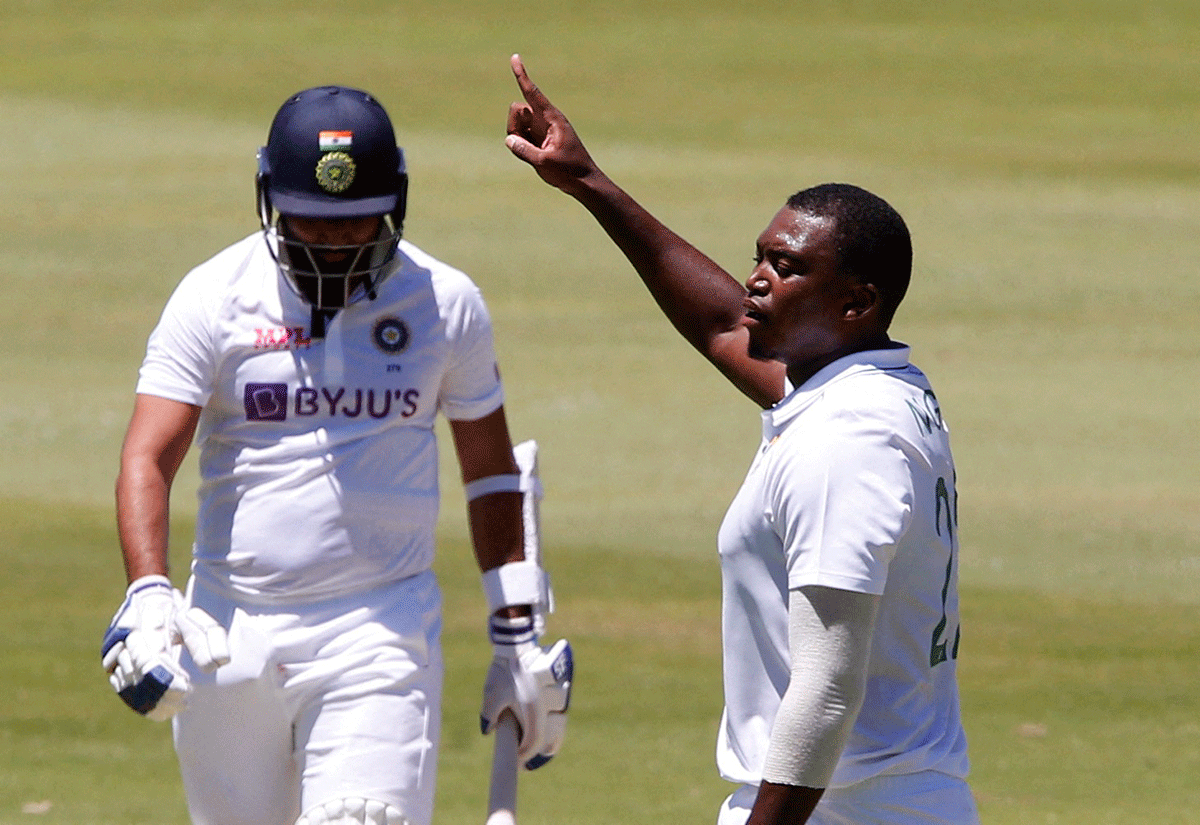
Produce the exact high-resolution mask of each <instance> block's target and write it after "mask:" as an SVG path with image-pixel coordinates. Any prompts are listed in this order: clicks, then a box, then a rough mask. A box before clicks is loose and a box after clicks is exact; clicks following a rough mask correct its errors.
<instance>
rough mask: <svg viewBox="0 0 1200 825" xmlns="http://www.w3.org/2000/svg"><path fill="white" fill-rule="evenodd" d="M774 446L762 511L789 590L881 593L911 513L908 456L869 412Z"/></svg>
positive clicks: (841, 414) (850, 414)
mask: <svg viewBox="0 0 1200 825" xmlns="http://www.w3.org/2000/svg"><path fill="white" fill-rule="evenodd" d="M789 435H790V434H785V435H784V436H783V438H781V439H780V442H779V443H777V444H776V445H774V448H778V449H779V452H778V454H777V455H776V456H774V457H773V461H772V474H773V476H774V478H772V479H771V484H770V490H771V493H770V496H769V504H768V506H769V508H770V511H769V512H768V514H767V517H768V519H770V521H771V523H772V525H773V527H774V529H775V531H776V533H777V535H778V536H779V538H780V540H781V542H782V545H783V552H784V555H785V560H786V566H787V577H788V588H789V589H796V588H798V587H804V586H806V585H820V586H824V587H832V588H837V589H840V590H850V591H854V592H859V593H871V594H875V595H880V594H882V593H883V589H884V585H885V584H886V582H887V573H888V565H889V564H890V562H891V560H892V558H893V556H894V555H895V548H896V545H897V544H898V543H899V541H900V539H901V538H902V537H903V536H904V534H905V532H906V531H907V530H908V527H909V524H910V523H911V520H912V511H913V501H914V492H913V482H912V472H911V470H910V468H909V466H908V463H909V461H910V460H911V459H910V456H909V455H908V453H907V452H906V451H905V450H904V449H903V446H902V445H903V442H902V441H901V440H900V439H899V438H897V437H896V436H895V434H894V433H893V432H892V431H891V430H890V428H889V427H888V426H887V425H886V422H884V421H881V420H878V419H873V418H872V417H871V416H870V415H864V414H861V413H856V412H854V411H853V410H850V411H838V412H837V413H836V414H835V415H834V416H833V417H832V420H829V421H828V422H826V425H825V426H823V427H819V428H805V430H804V431H803V433H801V434H797V435H796V436H794V437H791V438H789V437H788V436H789Z"/></svg>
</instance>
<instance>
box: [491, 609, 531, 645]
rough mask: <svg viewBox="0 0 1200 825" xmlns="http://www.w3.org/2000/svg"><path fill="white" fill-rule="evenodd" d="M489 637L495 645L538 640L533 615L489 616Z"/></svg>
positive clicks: (517, 643)
mask: <svg viewBox="0 0 1200 825" xmlns="http://www.w3.org/2000/svg"><path fill="white" fill-rule="evenodd" d="M488 638H490V639H491V640H492V644H494V645H519V644H524V643H525V642H536V641H537V630H536V628H535V627H534V623H533V615H532V614H531V615H529V616H490V617H488Z"/></svg>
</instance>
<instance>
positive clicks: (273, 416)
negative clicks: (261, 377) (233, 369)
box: [243, 383, 288, 421]
mask: <svg viewBox="0 0 1200 825" xmlns="http://www.w3.org/2000/svg"><path fill="white" fill-rule="evenodd" d="M243 401H244V403H245V405H246V420H247V421H287V409H288V385H287V384H252V383H247V384H246V392H245V394H244V395H243Z"/></svg>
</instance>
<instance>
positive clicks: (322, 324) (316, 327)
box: [308, 307, 338, 339]
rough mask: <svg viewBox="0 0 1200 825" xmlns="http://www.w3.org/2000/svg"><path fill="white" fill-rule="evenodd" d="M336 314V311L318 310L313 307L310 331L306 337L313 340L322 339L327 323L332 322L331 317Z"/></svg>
mask: <svg viewBox="0 0 1200 825" xmlns="http://www.w3.org/2000/svg"><path fill="white" fill-rule="evenodd" d="M337 313H338V311H337V309H319V308H317V307H313V308H312V320H311V322H310V326H311V327H312V331H311V332H310V333H309V334H308V337H309V338H313V339H317V338H324V337H325V330H326V328H327V327H328V326H329V322H330V321H332V320H333V316H335V315H337Z"/></svg>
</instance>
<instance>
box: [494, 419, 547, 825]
mask: <svg viewBox="0 0 1200 825" xmlns="http://www.w3.org/2000/svg"><path fill="white" fill-rule="evenodd" d="M537 449H538V447H537V442H536V441H522V442H521V443H520V444H518V445H517V446H515V447H513V457H514V458H515V459H516V460H517V468H518V469H519V470H520V471H521V489H522V491H523V492H522V495H521V521H522V525H523V529H524V536H525V559H526V560H527V561H533V562H537V563H538V564H541V561H542V560H541V540H542V536H541V526H542V525H541V505H540V499H541V497H542V494H541V488H540V483H539V480H538V466H537ZM537 629H538V632H539V633H540V632H541V630H542V628H540V627H539V628H537ZM495 737H496V742H495V745H494V746H493V750H492V776H491V782H490V785H489V787H488V818H487V825H516V822H517V774H518V772H519V770H520V765H518V764H517V745H518V742H519V739H520V737H519V731H518V730H517V720H516V718H515V717H514V716H513V715H512V714H511V713H504V714H503V715H501V717H500V724H499V725H498V726H497V728H496V733H495Z"/></svg>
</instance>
